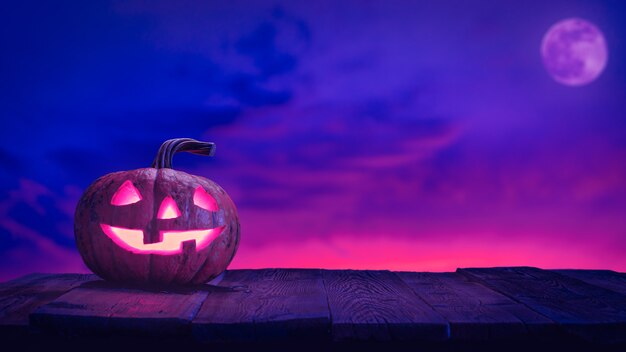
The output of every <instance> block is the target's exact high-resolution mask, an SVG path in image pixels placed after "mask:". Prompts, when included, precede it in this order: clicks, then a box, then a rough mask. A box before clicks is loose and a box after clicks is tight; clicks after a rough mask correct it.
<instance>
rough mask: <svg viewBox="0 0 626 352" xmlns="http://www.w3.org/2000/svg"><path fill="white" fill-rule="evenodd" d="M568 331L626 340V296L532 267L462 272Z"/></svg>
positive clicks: (592, 337) (591, 337)
mask: <svg viewBox="0 0 626 352" xmlns="http://www.w3.org/2000/svg"><path fill="white" fill-rule="evenodd" d="M458 272H460V273H462V274H464V275H466V276H467V277H468V278H470V279H472V280H475V281H477V282H480V283H482V284H483V285H485V286H487V287H489V288H491V289H493V290H496V291H498V292H500V293H502V294H504V295H506V296H508V297H510V298H512V299H514V300H516V301H518V302H521V303H523V304H525V305H526V306H527V307H529V308H530V309H532V310H534V311H536V312H538V313H540V314H542V315H544V316H546V317H548V318H550V319H552V320H554V321H555V322H557V323H558V324H559V325H560V326H562V327H563V328H564V329H565V330H566V331H568V332H570V333H573V334H576V335H579V336H581V337H583V338H585V339H587V340H590V341H609V342H624V341H626V296H624V295H622V294H620V293H617V292H614V291H611V290H608V289H605V288H602V287H599V286H596V285H592V284H588V283H586V282H584V281H581V280H578V279H574V278H571V277H569V276H564V275H561V274H558V273H555V272H551V271H547V270H541V269H537V268H530V267H513V268H484V269H459V270H458Z"/></svg>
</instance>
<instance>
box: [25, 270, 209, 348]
mask: <svg viewBox="0 0 626 352" xmlns="http://www.w3.org/2000/svg"><path fill="white" fill-rule="evenodd" d="M208 290H210V287H209V286H208V285H205V286H199V287H193V288H180V289H178V290H177V291H162V290H158V289H154V290H152V289H141V288H128V287H124V286H121V285H118V284H113V283H107V282H104V281H95V282H92V283H90V284H88V285H83V286H81V287H79V288H75V289H73V290H71V291H69V292H68V293H66V294H64V295H62V296H60V297H59V298H57V299H55V300H54V301H52V302H50V303H48V304H46V305H43V306H40V307H39V308H38V309H36V310H35V311H34V312H33V313H32V314H31V315H30V323H31V326H33V327H34V328H37V329H40V330H42V331H45V332H52V333H55V334H60V335H66V336H94V335H98V336H99V335H104V336H113V335H115V336H159V337H169V336H181V335H190V332H191V331H190V328H189V324H190V322H191V320H192V319H193V317H194V316H195V315H196V313H197V311H198V309H200V306H201V304H202V302H203V301H204V299H205V298H206V297H207V295H208Z"/></svg>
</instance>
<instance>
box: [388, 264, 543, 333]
mask: <svg viewBox="0 0 626 352" xmlns="http://www.w3.org/2000/svg"><path fill="white" fill-rule="evenodd" d="M397 275H398V276H399V277H400V278H401V279H402V280H403V281H404V282H406V283H407V284H408V285H409V286H410V287H411V288H412V289H413V291H414V292H415V293H416V294H417V295H418V296H419V297H421V298H422V299H423V300H424V301H425V302H426V303H428V304H429V305H430V306H431V307H433V309H434V310H435V311H436V312H437V313H439V314H441V315H442V316H443V317H444V318H446V319H447V321H448V323H449V324H450V337H451V338H452V339H460V340H497V339H512V338H528V337H531V336H545V335H546V334H549V333H551V332H553V331H554V328H553V324H554V322H553V321H551V320H550V319H548V318H546V317H544V316H542V315H540V314H538V313H536V312H534V311H532V310H530V309H528V308H527V307H526V306H524V305H522V304H520V303H518V302H515V301H513V300H511V299H510V298H508V297H506V296H504V295H502V294H500V293H498V292H495V291H493V290H491V289H489V288H487V287H485V286H483V285H481V284H478V283H475V282H470V281H467V279H466V278H465V277H464V276H463V275H460V274H457V273H416V272H398V273H397Z"/></svg>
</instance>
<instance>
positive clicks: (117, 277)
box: [74, 168, 239, 285]
mask: <svg viewBox="0 0 626 352" xmlns="http://www.w3.org/2000/svg"><path fill="white" fill-rule="evenodd" d="M168 173H171V174H173V175H175V176H176V177H175V181H176V182H182V184H181V185H180V186H175V187H172V188H173V189H172V192H177V193H176V195H177V197H176V199H175V201H176V203H177V204H178V205H177V206H178V207H179V208H181V209H182V206H181V205H180V204H181V202H186V203H185V209H183V210H184V211H185V213H184V215H183V217H185V219H187V218H189V220H184V221H183V220H182V219H181V220H180V221H181V223H188V222H189V221H192V220H194V221H197V219H198V216H200V215H198V214H200V213H199V212H198V211H193V210H191V209H192V207H197V206H196V205H194V204H193V203H192V202H191V199H192V198H191V195H192V194H193V193H189V192H192V189H193V187H195V186H197V185H200V186H202V187H203V188H204V189H205V191H206V192H207V193H208V194H210V195H211V196H212V197H214V198H215V200H216V202H217V204H218V205H219V210H218V211H217V212H208V213H207V215H206V216H208V217H210V218H211V219H214V218H215V216H217V215H213V213H215V214H217V213H219V212H222V213H221V215H219V217H221V218H222V219H223V220H222V221H223V223H222V224H217V223H215V221H214V220H206V221H207V222H209V223H211V224H213V226H212V227H210V228H215V227H218V226H224V229H223V230H222V232H221V233H220V234H219V235H218V236H217V237H215V238H214V239H213V241H212V243H211V244H210V245H209V246H208V247H207V248H204V249H203V250H201V251H194V253H192V255H190V256H184V254H185V253H184V252H181V253H178V254H175V255H171V256H167V257H168V258H167V259H164V258H160V259H158V257H162V256H161V255H158V254H128V253H124V252H123V251H124V250H123V248H121V247H119V246H117V245H116V244H115V243H113V241H112V240H111V239H110V238H108V237H107V236H106V235H105V234H104V233H103V232H102V230H99V231H98V230H94V228H95V227H96V225H97V226H100V224H102V223H106V224H108V225H110V226H121V224H117V223H115V221H105V218H107V217H108V218H115V216H116V214H117V213H118V212H121V211H123V210H122V208H123V207H127V206H122V207H119V209H118V208H116V206H114V205H112V204H110V201H111V197H112V195H113V193H114V192H115V190H116V189H117V188H118V187H119V186H120V185H121V184H122V183H123V182H124V181H126V180H130V181H131V182H132V183H133V185H134V186H135V187H136V188H138V189H139V188H142V190H140V193H141V196H142V199H141V200H140V201H139V202H147V201H150V200H151V201H152V203H151V204H150V205H151V211H150V212H149V213H150V220H149V221H150V222H153V223H154V224H156V225H154V226H152V227H150V226H149V225H147V224H146V225H145V226H132V228H137V229H141V230H142V231H144V236H152V235H154V233H156V232H151V233H147V232H148V231H150V229H152V230H154V228H157V229H158V228H159V224H158V223H159V220H158V219H156V214H157V211H158V207H159V204H160V202H161V201H162V200H161V199H157V196H158V194H159V193H160V192H161V191H159V190H158V187H159V180H160V179H159V175H158V174H168ZM153 177H154V178H153ZM181 180H182V181H181ZM138 183H139V184H145V183H148V184H149V185H150V186H152V187H150V188H151V189H152V194H151V195H150V196H149V197H148V196H147V195H146V193H149V191H146V188H145V187H140V186H139V184H138ZM187 183H188V184H187ZM206 184H209V185H210V187H207V186H206ZM189 185H191V187H189ZM162 187H165V188H167V185H165V186H163V185H162ZM99 188H104V189H99ZM163 192H164V191H163ZM163 192H161V193H163ZM172 197H174V195H172ZM133 205H134V204H131V205H129V206H128V207H132V206H133ZM142 208H145V206H137V207H136V210H141V209H142ZM100 209H105V210H106V212H108V213H109V214H108V215H106V216H104V217H103V215H102V214H100V213H99V211H100ZM116 209H117V210H116ZM127 209H131V208H127ZM131 210H132V209H131ZM133 211H134V210H133ZM202 211H203V212H204V211H205V210H202ZM193 214H195V215H193ZM138 215H139V216H138V217H139V218H145V217H146V215H145V214H142V213H138ZM192 215H193V219H192ZM75 217H76V219H77V221H76V223H75V224H74V225H75V226H74V230H75V240H76V243H77V247H79V252H80V254H81V257H82V258H83V261H84V262H85V263H86V265H87V267H88V268H89V269H90V270H92V271H93V272H94V273H96V274H97V275H98V276H100V277H102V278H104V279H105V280H111V281H118V282H130V283H158V284H166V285H167V284H189V283H193V284H196V283H204V282H206V281H208V280H210V279H211V278H213V277H216V276H218V275H219V274H220V273H221V272H223V271H224V270H225V269H226V268H227V267H228V265H229V264H230V262H231V261H232V258H233V257H234V255H235V254H236V251H237V249H238V243H239V232H238V231H239V220H238V216H237V210H236V207H235V206H234V203H233V202H232V199H230V197H229V196H228V194H227V193H226V192H225V191H224V190H223V189H222V188H221V187H220V186H219V185H218V184H217V183H215V182H214V181H212V180H210V179H207V178H205V177H202V176H197V175H192V174H188V173H186V172H184V171H179V170H172V169H155V168H141V169H134V170H129V171H118V172H113V173H110V174H107V175H104V176H101V177H99V178H98V179H96V181H94V182H93V183H92V184H91V185H90V186H89V187H88V189H87V190H86V191H85V193H84V194H83V196H82V197H81V199H80V201H79V205H78V207H77V209H76V212H75ZM90 218H95V220H93V219H91V220H89V219H90ZM125 218H126V220H128V221H130V222H132V221H131V220H132V217H131V216H126V217H125ZM84 219H88V220H89V221H87V222H84V221H81V220H84ZM94 222H95V224H94ZM233 224H237V225H236V226H232V225H233ZM124 225H125V224H124ZM121 227H127V228H129V227H128V226H121ZM194 228H195V227H194ZM207 229H208V228H207ZM185 230H187V229H181V231H185ZM189 230H191V228H190V229H189ZM219 241H224V243H225V245H223V246H222V247H223V248H222V249H218V246H217V243H218V242H219ZM231 248H232V249H231ZM219 250H223V251H227V252H228V253H221V254H219V255H218V256H217V257H218V258H220V260H221V261H222V262H223V263H221V265H218V266H215V267H213V268H209V267H207V266H208V265H209V263H210V262H211V260H210V258H211V256H215V255H216V254H215V252H216V251H219ZM135 256H146V257H147V258H148V260H147V263H146V264H145V265H143V266H142V267H143V268H132V266H133V265H134V263H135V261H134V260H133V259H132V258H134V257H135ZM129 258H130V259H129ZM198 258H201V263H200V264H199V265H195V266H194V267H193V272H190V271H189V270H190V269H191V268H190V267H188V265H190V264H193V263H194V262H195V263H196V264H197V262H198ZM229 258H230V259H229ZM224 259H225V260H224ZM168 261H170V262H171V263H169V265H173V266H174V267H175V270H174V271H173V272H172V273H170V274H163V273H157V272H155V270H157V269H158V267H159V266H163V265H168V263H166V264H163V262H168ZM159 262H161V263H159ZM101 263H102V264H101ZM106 264H108V266H107V265H106ZM129 269H130V270H129ZM141 272H143V274H141Z"/></svg>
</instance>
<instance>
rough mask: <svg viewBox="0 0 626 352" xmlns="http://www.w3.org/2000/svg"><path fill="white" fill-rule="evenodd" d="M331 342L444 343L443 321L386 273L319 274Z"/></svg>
mask: <svg viewBox="0 0 626 352" xmlns="http://www.w3.org/2000/svg"><path fill="white" fill-rule="evenodd" d="M323 276H324V284H325V286H326V291H327V294H328V305H329V307H330V312H331V316H332V336H333V340H335V341H352V340H376V341H384V340H396V341H402V340H444V339H446V338H448V324H447V322H446V320H445V319H444V318H443V317H442V316H441V315H439V314H438V313H437V312H435V311H434V310H433V309H432V308H431V307H430V306H428V305H427V304H426V303H425V302H424V301H422V300H421V299H420V298H419V297H418V296H416V295H415V293H413V290H412V289H411V288H410V287H409V286H407V284H405V283H404V282H403V281H402V280H401V279H400V278H399V277H398V276H396V275H395V274H394V273H391V272H389V271H354V270H341V271H339V270H336V271H335V270H333V271H323Z"/></svg>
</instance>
